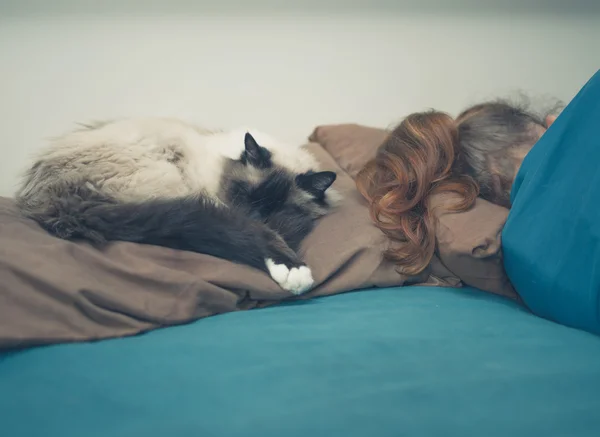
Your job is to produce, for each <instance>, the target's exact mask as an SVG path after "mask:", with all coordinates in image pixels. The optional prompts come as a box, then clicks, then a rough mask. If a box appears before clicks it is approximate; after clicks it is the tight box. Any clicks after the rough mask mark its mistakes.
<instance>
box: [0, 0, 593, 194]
mask: <svg viewBox="0 0 600 437" xmlns="http://www.w3.org/2000/svg"><path fill="white" fill-rule="evenodd" d="M252 1H253V0H248V1H247V2H246V3H245V5H248V4H252ZM322 1H323V2H325V3H327V2H326V1H325V0H322ZM463 1H464V0H463ZM96 3H98V2H96ZM134 3H135V2H129V3H128V2H123V3H122V4H125V5H128V6H127V7H123V8H122V10H120V9H115V8H113V9H111V8H108V9H106V8H105V9H103V10H100V9H97V10H94V9H93V4H94V3H93V2H92V3H90V2H87V1H82V2H79V3H77V2H76V1H75V0H71V1H68V0H60V1H56V2H45V3H43V2H39V1H28V0H25V1H21V2H18V3H17V2H13V1H8V0H3V1H2V2H0V152H1V154H0V195H11V194H12V193H13V191H14V187H15V184H16V182H17V175H18V172H19V171H20V169H22V168H23V167H24V166H25V165H26V164H27V162H28V161H27V160H28V156H29V155H30V153H31V152H32V151H34V150H36V149H37V148H39V147H40V146H41V145H42V144H43V141H44V137H48V136H51V135H54V134H57V133H60V132H62V131H64V130H66V129H68V128H70V127H71V126H72V125H73V123H74V122H75V121H86V120H89V119H97V118H111V117H115V116H121V115H144V114H145V115H171V116H177V117H183V118H186V119H189V120H193V121H197V122H199V123H200V124H203V125H206V126H209V127H227V126H236V125H251V126H256V127H258V128H260V129H263V130H266V131H268V132H270V133H272V134H274V135H277V136H280V137H282V139H285V140H288V141H291V142H295V143H300V142H302V141H304V139H305V138H306V136H307V135H308V134H309V133H310V132H311V130H312V128H313V127H314V126H315V125H317V124H323V123H335V122H360V123H366V124H371V125H379V126H388V125H390V124H391V123H394V122H396V121H398V120H399V119H400V118H401V117H402V116H403V115H406V114H407V113H409V112H412V111H415V110H420V109H423V108H427V107H435V108H437V109H442V110H446V111H450V112H456V111H458V110H459V109H461V108H463V107H464V106H465V105H467V104H469V103H472V102H476V101H477V100H479V99H482V98H487V97H494V96H497V95H504V94H506V93H511V92H514V91H515V90H525V91H527V92H529V93H532V94H533V95H536V96H539V95H543V94H547V95H553V96H556V97H558V98H561V99H564V100H569V99H570V98H571V97H572V96H573V95H574V94H575V93H576V92H577V90H578V89H579V87H580V86H581V85H583V83H584V82H585V81H586V80H587V79H588V78H589V77H590V76H591V75H592V74H593V73H594V72H595V71H596V69H598V68H599V67H600V46H599V45H598V43H599V42H600V18H599V17H600V15H599V14H598V13H597V12H596V11H597V8H592V9H590V10H589V11H587V12H586V11H583V12H582V11H579V13H573V12H574V11H573V10H565V9H564V2H558V3H557V2H553V4H554V5H555V6H556V4H559V5H563V9H556V10H554V9H549V10H543V9H541V10H539V11H536V9H535V8H529V9H527V10H526V9H518V7H517V6H515V5H514V4H513V5H512V6H511V7H514V8H517V9H514V10H505V11H498V10H495V9H490V8H487V9H486V8H483V9H481V10H479V9H473V8H474V7H473V6H472V5H471V6H470V7H469V8H463V9H460V10H458V12H457V10H451V9H449V8H441V7H439V8H435V7H431V5H432V3H431V1H430V2H426V3H427V4H428V5H429V7H428V8H426V9H427V10H419V9H418V8H414V7H413V8H402V7H400V6H398V7H392V6H390V3H389V2H380V3H377V2H375V3H374V4H375V6H373V7H372V8H371V9H369V8H368V7H367V6H365V4H362V3H361V4H360V5H359V6H360V8H359V7H355V8H350V7H349V8H348V9H347V10H342V12H343V13H340V10H338V12H336V10H335V8H329V9H327V8H325V7H324V6H323V7H322V8H319V7H317V6H315V5H313V7H312V8H311V9H310V10H307V9H299V8H296V9H291V10H288V11H285V10H274V9H268V8H267V6H268V4H269V2H266V3H265V2H264V1H263V2H262V9H261V8H259V7H257V8H255V9H254V10H251V9H249V10H248V11H246V10H240V9H231V12H227V10H225V9H221V10H217V11H213V10H210V11H208V9H206V10H202V8H200V9H198V8H197V5H198V2H195V3H194V2H192V3H190V4H194V5H195V7H191V6H190V7H189V8H188V9H186V3H185V2H183V3H182V2H174V3H173V4H174V5H176V7H175V6H173V10H172V11H171V12H172V13H169V9H168V7H167V6H165V5H166V3H165V2H162V3H161V2H158V3H157V2H156V1H150V2H148V3H147V4H150V3H152V4H154V5H155V6H156V4H160V5H161V8H162V9H161V8H158V9H154V10H152V11H149V10H144V9H141V8H140V6H139V2H138V3H135V4H134ZM200 3H202V2H200ZM204 3H205V4H213V3H207V2H204ZM226 3H227V2H226ZM231 3H232V2H231V1H229V3H227V5H228V7H230V6H231ZM259 3H261V2H260V1H258V3H257V4H259ZM334 3H335V2H334ZM350 3H352V2H350ZM354 3H356V4H358V3H360V1H359V2H358V3H357V2H356V1H355V2H354ZM392 3H393V2H392ZM396 3H398V4H400V3H402V2H396ZM525 3H527V2H525ZM584 3H585V2H584ZM598 3H600V2H598ZM49 4H50V5H53V6H54V7H55V9H52V8H51V7H48V5H49ZM77 4H79V5H82V4H83V5H85V7H86V8H88V9H85V8H83V9H81V8H79V9H77V8H76V6H77ZM106 4H107V3H106V2H105V3H104V5H106ZM115 4H116V3H115ZM295 4H297V2H296V3H295ZM517 4H518V3H517ZM522 4H524V3H522ZM90 5H92V6H90ZM132 5H133V7H132ZM136 5H137V6H136ZM331 5H333V3H332V4H331ZM331 5H330V6H331ZM377 5H379V7H377ZM338 6H339V5H338ZM383 6H385V7H383ZM434 6H435V5H434ZM555 6H553V7H555ZM113 7H114V5H113ZM136 7H137V9H136ZM574 7H575V6H574ZM515 11H516V12H515ZM208 12H210V13H208ZM575 12H578V11H575Z"/></svg>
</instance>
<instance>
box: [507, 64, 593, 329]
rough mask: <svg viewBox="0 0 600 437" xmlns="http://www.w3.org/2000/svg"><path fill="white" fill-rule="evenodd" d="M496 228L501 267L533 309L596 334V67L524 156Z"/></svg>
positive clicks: (542, 314) (544, 315) (543, 315)
mask: <svg viewBox="0 0 600 437" xmlns="http://www.w3.org/2000/svg"><path fill="white" fill-rule="evenodd" d="M512 202H513V206H512V209H511V212H510V215H509V217H508V221H507V223H506V225H505V228H504V232H503V246H504V263H505V268H506V272H507V274H508V276H509V278H510V280H511V282H512V283H513V285H514V286H515V288H516V290H517V292H518V293H519V295H520V296H521V298H522V299H523V301H524V302H525V304H526V305H527V306H528V307H529V308H530V309H531V310H532V311H533V312H534V313H535V314H537V315H539V316H542V317H545V318H548V319H550V320H554V321H556V322H558V323H562V324H565V325H568V326H571V327H575V328H579V329H584V330H587V331H590V332H593V333H596V334H600V71H599V72H597V73H596V75H595V76H594V77H592V79H590V81H589V82H588V83H587V84H586V85H585V86H584V87H583V88H582V89H581V91H580V92H579V93H578V94H577V96H576V97H575V98H574V99H573V101H572V102H571V103H570V104H569V105H568V106H567V107H566V108H565V110H564V111H563V112H562V114H561V115H560V116H559V117H558V119H557V120H556V121H555V122H554V123H553V124H552V126H551V127H550V128H549V129H548V131H547V132H546V133H545V134H544V136H543V137H542V138H541V139H540V140H539V141H538V142H537V144H536V145H535V146H534V148H533V149H532V150H531V152H530V153H529V154H528V155H527V156H526V158H525V160H524V162H523V165H522V166H521V169H520V171H519V173H518V175H517V178H516V181H515V183H514V186H513V190H512Z"/></svg>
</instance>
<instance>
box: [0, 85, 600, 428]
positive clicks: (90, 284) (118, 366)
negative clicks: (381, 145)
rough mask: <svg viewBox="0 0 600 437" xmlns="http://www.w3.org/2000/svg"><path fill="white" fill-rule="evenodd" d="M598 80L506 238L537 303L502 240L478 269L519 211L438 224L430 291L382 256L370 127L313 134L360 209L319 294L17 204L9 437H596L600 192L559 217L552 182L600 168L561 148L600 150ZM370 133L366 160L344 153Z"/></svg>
mask: <svg viewBox="0 0 600 437" xmlns="http://www.w3.org/2000/svg"><path fill="white" fill-rule="evenodd" d="M592 81H595V82H591V84H592V85H591V86H590V85H589V84H588V86H587V87H586V88H584V90H583V91H584V94H583V95H581V94H580V96H578V98H576V99H575V100H574V103H572V104H571V105H570V106H569V107H568V108H567V109H566V110H565V112H564V113H563V115H561V117H559V120H557V122H556V123H555V125H556V126H557V127H554V126H555V125H553V127H552V128H551V129H550V130H549V131H548V133H547V134H546V135H545V136H544V137H543V139H542V141H540V142H539V143H538V144H537V145H536V147H535V148H534V151H533V152H532V153H531V154H530V155H529V156H528V158H527V160H526V162H525V163H524V165H523V169H522V170H521V172H520V174H519V178H518V181H517V184H516V187H517V188H516V190H518V191H519V193H517V194H515V193H513V197H514V196H516V198H515V197H514V199H513V200H515V202H514V208H513V210H512V211H511V214H510V216H509V218H508V222H507V226H506V227H505V228H504V234H503V236H504V238H505V245H506V247H507V249H508V251H507V253H506V264H507V267H508V269H507V270H508V272H509V275H511V279H513V283H514V284H516V286H517V291H518V292H519V295H517V294H516V293H515V290H513V289H512V286H511V285H510V281H508V278H507V277H506V275H505V274H504V269H503V268H502V261H503V258H502V257H503V255H502V252H501V250H500V245H499V243H498V244H497V245H494V244H487V243H486V244H487V246H486V247H488V248H489V250H487V251H486V252H485V253H484V254H483V255H477V256H476V255H474V253H479V252H480V251H474V250H473V248H475V247H479V246H480V243H481V241H485V242H489V241H492V242H494V241H496V237H497V236H498V235H499V234H500V231H501V230H502V228H503V225H504V220H505V219H506V216H507V215H508V211H504V212H502V211H499V210H497V209H494V208H496V207H495V206H493V205H489V204H487V203H486V202H483V201H478V203H477V204H476V205H475V207H474V208H473V209H472V210H470V211H468V212H466V213H460V214H451V215H449V216H440V217H438V220H439V226H438V231H439V234H436V237H437V241H438V246H439V247H438V250H437V252H436V257H435V259H434V261H435V262H434V263H433V264H435V265H432V266H430V268H429V269H428V270H427V271H426V272H424V277H422V278H409V277H406V276H403V275H400V274H398V273H397V272H396V271H395V269H393V268H391V266H389V265H386V264H385V263H384V262H383V261H382V259H383V258H382V257H381V254H382V251H383V250H384V247H386V244H385V242H383V241H382V240H381V238H380V237H381V235H380V234H378V233H377V232H375V231H377V230H376V229H374V228H373V227H372V225H371V224H370V221H369V217H368V211H367V210H366V207H365V206H364V205H362V204H361V203H360V199H359V197H358V196H357V195H356V193H354V194H352V193H350V191H351V190H352V189H353V188H352V187H353V182H352V175H353V174H354V173H355V171H356V170H357V169H358V168H359V167H360V165H359V164H358V163H357V162H356V159H358V158H360V159H363V160H364V159H368V157H369V156H370V155H369V153H372V152H373V150H374V149H375V148H376V145H377V143H378V142H379V141H381V138H382V136H385V134H386V133H385V132H383V131H377V130H375V131H374V130H372V129H371V130H370V128H364V127H359V126H356V125H344V126H329V127H322V128H319V129H317V130H316V131H315V132H314V133H313V135H312V136H311V140H313V141H314V143H313V144H312V145H310V146H309V147H311V148H312V150H313V151H314V153H315V154H316V155H319V156H320V159H321V161H322V162H328V166H338V167H337V170H336V171H338V173H339V175H340V176H339V177H338V181H337V182H336V183H338V185H339V186H338V188H342V191H344V190H349V191H347V192H346V194H350V195H349V196H348V199H350V201H349V202H348V203H346V205H345V206H344V207H343V208H345V209H342V210H340V211H338V212H337V213H336V214H338V216H335V215H333V216H331V217H327V218H325V219H324V220H323V222H322V223H320V224H319V225H318V226H317V227H316V229H315V232H314V233H313V234H311V236H310V237H309V238H308V240H307V242H305V243H306V244H304V246H303V251H304V255H305V257H306V258H307V259H308V262H309V264H310V265H311V266H315V270H314V272H315V278H316V281H317V287H316V289H315V290H314V291H313V292H311V293H309V294H308V295H307V296H305V297H304V298H303V299H300V300H290V299H288V298H286V296H284V294H282V293H283V292H282V291H281V290H279V289H278V288H277V287H276V286H275V285H274V284H273V283H272V281H269V280H268V277H266V276H265V275H262V276H261V275H259V273H257V272H253V271H251V270H250V269H247V268H244V267H243V266H232V265H230V264H223V261H221V260H217V259H212V258H210V257H205V256H203V255H199V254H189V253H187V254H186V253H183V252H181V253H178V252H174V251H169V250H166V249H164V248H153V247H141V246H139V245H132V244H130V243H116V244H113V245H111V246H110V247H108V248H106V249H105V250H99V249H97V248H92V247H90V246H89V245H86V244H85V243H74V242H66V241H63V240H58V239H55V238H54V237H50V236H49V235H47V234H45V233H44V232H43V231H42V230H41V229H39V227H38V226H36V225H35V224H34V223H32V222H30V221H27V220H26V219H23V218H22V217H19V215H18V214H17V213H16V210H15V208H14V204H12V203H11V201H10V200H8V199H0V242H1V243H2V244H0V277H1V278H2V282H1V283H0V419H1V420H0V435H2V436H4V435H5V436H10V437H38V436H44V437H70V436H73V437H81V436H89V437H94V436H102V437H105V436H111V437H134V436H147V437H154V436H164V435H168V436H187V435H199V436H216V437H237V436H240V437H241V436H244V437H248V436H250V437H254V436H257V437H259V436H260V437H269V436H274V437H275V436H277V437H281V436H290V437H294V436H307V435H314V436H328V437H329V436H344V437H354V436H356V437H363V436H364V437H366V436H378V437H387V436H389V437H398V436H405V435H406V436H424V437H429V436H431V437H433V436H448V437H452V436H461V437H462V436H471V435H477V436H485V437H494V436H498V437H500V436H502V437H504V436H513V437H520V436H523V437H525V436H527V437H530V436H544V437H559V436H569V437H588V436H589V437H597V436H598V435H600V414H598V412H599V411H600V396H599V393H600V366H599V365H598V364H599V363H600V337H599V336H597V335H594V333H597V332H598V328H597V327H598V319H599V316H598V314H599V313H598V311H597V305H596V304H597V302H598V290H599V288H598V287H597V284H598V283H599V282H598V281H600V279H599V275H600V269H596V268H595V266H596V264H597V262H598V258H597V256H594V254H596V253H598V252H597V248H598V247H600V238H599V237H598V235H600V234H598V233H597V232H595V229H596V226H595V223H597V220H595V218H596V217H597V211H598V208H597V206H596V204H595V203H593V202H588V201H587V200H589V199H590V198H591V197H590V196H592V195H595V193H596V191H593V190H597V189H600V188H593V189H588V190H587V191H585V196H568V195H567V194H568V193H567V194H565V192H562V191H560V190H558V191H556V192H557V193H559V195H560V196H562V197H561V198H562V200H563V201H564V202H567V201H569V202H571V201H572V202H575V203H573V204H571V203H570V204H569V205H570V207H569V208H563V209H562V210H559V211H556V208H554V205H555V204H556V203H555V202H554V201H553V199H554V197H553V196H554V195H553V194H552V193H553V192H552V191H549V190H548V191H546V192H545V193H543V192H542V190H541V187H544V186H546V184H547V181H549V180H553V179H552V178H551V177H550V176H552V175H556V174H562V175H566V176H565V177H567V178H568V180H569V181H570V183H572V184H583V185H586V186H588V185H590V184H588V183H587V182H586V181H587V179H584V180H582V179H581V178H580V179H577V177H576V176H577V175H581V174H582V171H584V170H585V172H587V173H586V174H589V175H595V174H597V166H593V165H584V166H578V165H577V163H576V162H573V161H569V160H567V159H561V155H560V154H561V153H565V151H569V150H571V152H568V153H571V155H570V156H577V155H572V151H573V150H574V148H578V147H584V148H587V149H585V150H587V152H589V153H587V154H580V155H578V156H579V157H580V159H581V157H583V159H584V160H585V159H588V160H589V157H590V156H595V155H594V154H598V153H600V152H598V151H599V150H600V148H599V147H598V144H597V142H598V140H597V138H598V136H597V135H593V130H590V129H587V130H586V129H583V128H582V129H580V127H581V126H579V125H578V124H577V123H574V120H575V121H576V120H582V119H585V118H580V117H577V115H576V114H577V111H581V110H583V111H586V113H588V114H589V113H590V112H589V111H597V112H595V113H596V114H597V113H600V106H598V103H597V102H599V101H600V100H598V99H597V96H598V95H600V73H599V74H597V75H596V76H595V78H594V79H592ZM590 92H591V93H592V97H593V98H590V97H589V96H590V94H589V93H590ZM592 119H594V117H592ZM588 121H589V120H588ZM588 125H591V124H590V123H588ZM569 126H575V127H577V129H575V130H573V131H572V132H571V133H570V134H569ZM357 129H358V130H357ZM595 129H597V128H595ZM348 132H351V135H350V136H349V137H348ZM567 134H568V135H567ZM367 137H368V138H371V139H367ZM565 138H570V140H569V147H571V149H568V148H566V147H564V144H562V142H563V141H564V140H565ZM357 139H358V140H357ZM353 141H358V145H359V147H360V150H361V153H347V151H348V150H350V151H352V150H353V147H355V146H356V144H355V145H353V144H354V143H353ZM367 144H371V146H372V147H371V149H370V150H371V152H369V153H363V152H365V150H366V149H365V145H367ZM356 147H358V146H356ZM336 150H337V152H336ZM582 150H584V149H582ZM338 152H339V153H338ZM340 153H341V154H340ZM595 162H597V159H596V160H595ZM565 163H569V165H568V168H565V167H564V165H566V164H565ZM557 165H558V166H560V165H563V167H562V168H561V172H559V173H557V171H556V166H557ZM541 172H546V176H545V177H543V178H541V179H540V178H539V176H540V175H541V174H542V173H541ZM340 184H341V185H340ZM536 184H537V185H536ZM593 187H600V184H595V185H593ZM548 193H550V194H548ZM519 196H521V197H519ZM543 196H549V197H543ZM542 198H544V199H545V200H544V202H542V203H541V204H540V205H541V206H540V208H539V209H536V210H535V211H534V212H536V214H532V210H531V207H530V206H531V205H532V204H533V202H538V201H540V199H542ZM594 198H595V197H594ZM586 199H587V200H586ZM544 205H545V206H546V207H548V208H550V210H544ZM538 213H539V214H538ZM532 221H533V222H534V223H541V225H540V226H538V227H536V228H535V229H534V228H532V226H531V224H532ZM570 221H574V222H575V223H578V224H581V223H584V222H585V223H587V224H590V223H591V224H592V225H593V226H592V225H590V226H588V227H587V228H582V227H579V228H577V229H579V230H580V234H575V237H576V238H574V239H573V238H571V237H573V234H569V233H568V232H564V233H560V232H558V231H557V229H558V230H560V229H561V226H562V227H566V228H567V229H569V226H567V225H569V224H570V223H571V222H570ZM557 234H558V235H557ZM353 235H355V236H357V237H359V238H356V239H352V238H350V236H353ZM565 235H566V236H567V237H569V236H570V238H562V237H563V236H565ZM551 238H552V239H553V240H552V247H553V248H555V249H554V250H550V251H548V250H544V247H546V243H547V242H548V241H550V240H549V239H551ZM548 247H550V246H548ZM582 247H583V248H585V250H581V248H582ZM532 248H533V249H535V250H533V251H532ZM565 260H566V261H565ZM559 261H560V262H563V261H565V262H564V263H562V264H561V263H559ZM556 266H560V270H557V269H556V268H555V267H556ZM577 266H579V267H577ZM442 267H443V268H442ZM557 272H558V273H560V275H559V277H558V279H561V278H562V279H564V278H566V280H562V281H559V280H558V279H557V276H556V273H557ZM573 272H577V275H573ZM568 274H571V276H568ZM553 275H554V276H553ZM570 278H571V279H570ZM417 283H418V284H419V285H414V284H417ZM540 284H542V285H543V286H540ZM432 285H435V286H432ZM594 305H596V306H594ZM249 310H251V311H249ZM531 310H533V312H532V311H531ZM534 313H537V314H539V315H541V316H543V317H544V318H542V317H539V316H537V315H534ZM556 322H558V323H556ZM567 325H570V326H572V327H569V326H567ZM159 328H160V329H159ZM575 328H579V329H575ZM588 331H589V332H588Z"/></svg>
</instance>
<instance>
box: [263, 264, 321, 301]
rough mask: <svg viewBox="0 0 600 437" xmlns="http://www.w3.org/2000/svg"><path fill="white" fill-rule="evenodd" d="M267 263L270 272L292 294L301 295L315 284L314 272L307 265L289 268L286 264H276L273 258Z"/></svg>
mask: <svg viewBox="0 0 600 437" xmlns="http://www.w3.org/2000/svg"><path fill="white" fill-rule="evenodd" d="M265 264H266V265H267V268H268V269H269V274H270V275H271V278H273V280H274V281H275V282H277V283H278V284H279V286H280V287H281V288H283V289H284V290H286V291H289V292H290V293H292V294H295V295H296V296H297V295H300V294H302V293H305V292H307V291H308V290H310V289H311V288H312V286H313V284H314V282H315V281H314V280H313V277H312V272H311V271H310V268H308V267H307V266H300V267H292V268H291V269H288V268H287V267H286V266H285V265H284V264H275V262H274V261H273V260H272V259H266V260H265Z"/></svg>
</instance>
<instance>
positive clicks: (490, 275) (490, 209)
mask: <svg viewBox="0 0 600 437" xmlns="http://www.w3.org/2000/svg"><path fill="white" fill-rule="evenodd" d="M388 134H389V131H386V130H384V129H377V128H372V127H366V126H360V125H357V124H339V125H328V126H319V127H317V128H316V129H315V130H314V131H313V133H312V134H311V136H310V140H311V141H316V142H318V143H320V144H321V145H322V146H323V148H324V149H325V150H327V151H328V152H329V153H330V154H331V156H333V158H334V159H335V160H336V162H337V163H338V164H339V165H340V167H341V168H342V169H343V170H345V171H346V172H347V173H348V174H349V175H350V176H351V177H353V178H354V177H356V175H357V173H358V172H359V171H360V169H361V168H362V167H363V166H364V165H365V164H366V163H367V162H368V161H369V160H371V159H372V158H374V157H375V154H376V153H377V149H378V148H379V146H380V145H381V144H382V143H383V141H384V140H385V138H386V137H387V135H388ZM432 201H433V205H434V206H435V205H436V202H437V203H441V202H444V201H445V199H444V198H443V197H439V198H437V199H432ZM507 215H508V210H507V209H506V208H502V207H499V206H497V205H494V204H491V203H490V202H487V201H485V200H483V199H478V200H477V202H476V204H475V206H474V207H473V208H472V209H471V210H469V211H467V212H464V213H445V214H440V215H439V216H438V217H437V219H438V227H437V232H436V238H437V243H438V248H437V249H438V254H439V258H440V261H441V262H442V263H443V264H444V266H445V267H447V268H448V270H450V271H451V272H452V273H454V274H455V275H456V276H457V277H458V278H460V280H461V281H462V282H464V283H465V284H467V285H470V286H472V287H476V288H479V289H481V290H484V291H489V292H491V293H495V294H500V295H503V296H507V297H510V298H513V299H518V297H517V294H516V293H515V291H514V289H513V288H512V286H511V284H510V282H509V281H508V278H507V276H506V273H505V272H504V267H503V264H502V251H501V244H500V233H501V231H502V227H503V226H504V222H505V221H506V217H507Z"/></svg>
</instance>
